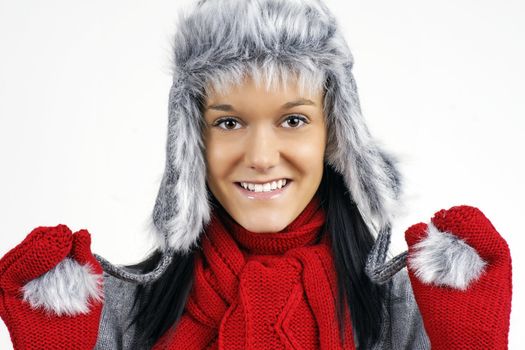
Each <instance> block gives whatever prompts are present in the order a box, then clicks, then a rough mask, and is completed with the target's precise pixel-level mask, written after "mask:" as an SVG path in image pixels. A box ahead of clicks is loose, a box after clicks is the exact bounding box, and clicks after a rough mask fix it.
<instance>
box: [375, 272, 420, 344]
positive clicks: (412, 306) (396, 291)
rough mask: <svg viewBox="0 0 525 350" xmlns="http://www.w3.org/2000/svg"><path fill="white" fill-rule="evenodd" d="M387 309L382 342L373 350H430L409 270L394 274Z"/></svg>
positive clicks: (390, 283) (390, 284)
mask: <svg viewBox="0 0 525 350" xmlns="http://www.w3.org/2000/svg"><path fill="white" fill-rule="evenodd" d="M387 310H388V314H387V315H386V317H385V320H384V323H383V327H382V336H381V340H380V341H379V342H378V343H377V344H376V346H375V347H374V350H379V349H392V350H397V349H399V350H426V349H430V341H429V339H428V336H427V333H426V331H425V327H424V325H423V319H422V318H421V314H420V312H419V308H418V305H417V302H416V300H415V298H414V293H413V291H412V285H411V283H410V279H409V277H408V271H407V270H406V268H404V269H402V270H400V271H399V272H398V273H397V274H395V275H394V276H393V277H392V279H391V281H390V282H389V298H388V300H387Z"/></svg>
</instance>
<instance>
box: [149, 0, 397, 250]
mask: <svg viewBox="0 0 525 350" xmlns="http://www.w3.org/2000/svg"><path fill="white" fill-rule="evenodd" d="M232 14H242V16H237V15H232ZM173 42H174V47H173V51H174V62H173V63H174V71H173V75H174V78H173V85H172V88H171V91H170V99H169V125H168V140H167V149H166V151H167V153H166V154H167V156H166V167H165V173H164V176H163V179H162V182H161V186H160V190H159V193H158V196H157V200H156V203H155V208H154V211H153V215H152V224H153V225H154V227H155V234H156V236H157V245H158V246H159V247H161V248H162V249H163V250H166V249H167V248H171V249H174V250H179V251H184V252H187V251H189V250H191V249H192V247H193V246H194V245H195V244H196V242H197V239H198V237H199V235H200V232H201V230H202V229H203V227H204V226H205V225H206V224H207V223H208V221H209V219H210V205H209V198H208V193H207V187H206V164H205V155H204V151H205V150H204V148H203V140H202V138H201V135H202V128H203V127H204V126H203V118H202V104H203V102H204V101H205V98H206V94H207V92H209V91H211V90H210V89H213V90H216V91H225V90H226V89H228V87H230V86H231V85H232V84H235V83H238V82H241V81H242V79H243V78H244V77H245V76H247V75H248V76H251V77H252V78H254V80H255V81H256V82H260V83H266V88H268V89H271V88H273V87H274V86H275V84H279V83H280V84H284V83H286V82H288V81H290V79H297V82H298V84H299V86H300V88H301V89H302V90H304V91H306V90H308V89H321V88H324V89H325V90H326V94H325V106H324V109H325V114H326V116H327V120H328V128H329V136H328V144H327V149H326V161H327V163H328V164H329V165H331V166H332V167H333V168H334V169H335V170H336V171H337V172H339V173H341V174H342V175H343V176H344V179H345V183H346V185H347V187H348V189H349V190H350V192H351V194H352V198H353V200H354V201H355V202H356V204H357V205H358V208H359V209H360V211H361V213H362V215H363V217H364V218H366V219H367V220H369V222H368V223H369V224H370V225H371V226H373V227H377V225H378V227H379V228H381V227H384V226H386V225H388V223H389V222H390V221H391V220H392V217H393V215H394V214H395V213H396V209H397V204H396V203H397V199H398V195H399V191H400V176H399V172H398V171H397V170H396V167H395V166H394V161H393V159H392V158H391V157H390V156H388V155H387V154H386V153H384V152H383V151H382V150H380V149H379V147H378V145H377V144H376V142H375V141H374V139H373V138H372V137H371V135H370V133H369V131H368V128H367V126H366V124H365V122H364V120H363V118H362V116H361V111H360V106H359V100H358V95H357V88H356V84H355V81H354V78H353V76H352V72H351V69H352V65H353V57H352V55H351V53H350V50H349V48H348V47H347V44H346V42H345V40H344V38H343V35H342V33H341V32H340V29H339V28H338V25H337V23H336V20H335V18H334V17H333V16H332V15H331V13H330V12H329V11H328V9H327V8H326V6H325V5H324V4H323V3H322V2H321V1H317V0H308V1H278V0H246V1H238V0H237V1H235V0H220V1H218V0H208V1H200V2H199V3H198V5H197V6H196V8H194V9H192V11H191V12H190V13H189V14H185V13H184V12H181V16H180V17H179V31H178V32H177V34H176V36H175V38H174V41H173ZM309 91H311V90H309Z"/></svg>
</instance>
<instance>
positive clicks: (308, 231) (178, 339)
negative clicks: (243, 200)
mask: <svg viewBox="0 0 525 350" xmlns="http://www.w3.org/2000/svg"><path fill="white" fill-rule="evenodd" d="M324 222H325V213H324V212H323V209H322V207H321V206H320V202H319V198H318V197H317V196H314V197H313V198H312V200H311V201H310V202H309V203H308V205H307V206H306V207H305V209H304V210H303V211H302V212H301V214H299V216H298V217H297V218H296V219H295V220H294V221H293V222H292V223H290V224H289V225H288V226H287V227H286V228H285V229H284V230H282V231H280V232H267V233H256V232H251V231H248V230H246V229H245V228H243V227H242V226H241V225H239V224H238V223H237V222H235V220H233V218H231V216H229V215H228V213H226V212H225V211H224V208H222V207H219V208H216V209H215V210H214V212H213V213H212V219H211V221H210V224H209V226H208V228H207V230H206V235H205V236H204V237H203V241H202V249H201V250H200V251H199V252H198V253H197V254H196V264H195V280H194V284H193V286H192V290H191V292H190V295H189V298H188V302H187V303H186V307H185V310H184V313H183V315H182V316H181V318H180V319H179V321H178V322H177V323H176V324H175V325H174V326H172V327H171V328H170V329H169V330H168V331H166V332H165V334H164V335H163V336H162V337H161V338H160V339H159V341H157V343H156V344H155V346H154V347H153V349H155V350H160V349H163V350H167V349H186V350H191V349H228V350H235V349H254V350H255V349H261V350H262V349H264V350H268V349H326V350H328V349H330V350H335V349H355V346H354V339H353V331H352V325H351V322H350V315H349V312H348V308H345V327H346V328H345V338H344V339H345V340H344V344H343V343H342V342H341V337H340V334H339V324H338V319H337V316H336V304H335V302H336V295H337V294H336V293H337V290H336V286H337V284H336V272H335V268H334V265H333V260H332V253H331V246H330V238H329V235H328V234H326V233H323V232H322V228H323V226H324V225H323V224H324Z"/></svg>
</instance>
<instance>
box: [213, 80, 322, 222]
mask: <svg viewBox="0 0 525 350" xmlns="http://www.w3.org/2000/svg"><path fill="white" fill-rule="evenodd" d="M204 118H205V120H206V125H207V127H206V130H205V132H204V142H205V148H206V162H207V183H208V187H209V188H210V190H211V192H212V193H213V195H214V196H215V197H216V198H217V200H218V201H219V202H220V203H221V205H222V206H223V207H224V209H225V210H226V211H227V212H228V213H229V214H230V215H231V216H232V217H233V219H234V220H235V221H236V222H237V223H239V224H240V225H241V226H243V227H244V228H245V229H247V230H249V231H253V232H278V231H281V230H283V229H284V228H285V227H286V226H288V224H290V223H291V222H292V221H293V220H294V219H295V218H297V216H298V215H299V214H300V213H301V212H302V211H303V209H304V208H305V207H306V205H307V204H308V203H309V202H310V200H311V199H312V198H313V196H314V194H315V192H316V191H317V189H318V187H319V184H320V183H321V178H322V176H323V163H324V152H325V147H326V138H327V132H326V124H325V118H324V114H323V93H322V91H321V90H320V91H318V92H317V93H316V94H314V95H304V96H300V95H299V88H298V86H297V85H296V84H295V83H290V84H288V85H287V89H286V90H284V89H280V88H277V89H273V90H270V91H266V89H265V87H264V86H263V85H262V84H261V86H256V84H255V83H254V81H253V80H252V79H251V78H247V79H246V80H244V82H243V83H242V84H240V85H236V86H234V87H233V88H232V89H230V90H229V91H228V92H227V93H224V94H218V93H210V94H209V95H208V96H207V100H206V103H205V106H204ZM281 179H286V185H285V186H284V187H283V188H282V189H279V188H276V189H273V188H274V187H275V186H276V185H280V183H279V181H278V180H281ZM273 181H275V182H276V183H275V184H272V182H273ZM241 183H242V184H245V183H247V185H246V184H245V185H246V186H247V187H248V189H244V188H243V187H242V185H241ZM261 190H262V192H259V191H261ZM268 190H270V191H268Z"/></svg>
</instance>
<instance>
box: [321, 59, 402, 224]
mask: <svg viewBox="0 0 525 350" xmlns="http://www.w3.org/2000/svg"><path fill="white" fill-rule="evenodd" d="M335 76H336V77H335ZM328 81H329V88H328V90H327V92H326V96H325V98H326V99H328V101H327V102H326V104H327V105H328V106H331V110H330V111H327V116H328V124H329V127H328V129H329V131H328V132H329V135H328V144H327V147H326V160H327V163H328V164H330V165H331V166H332V167H333V168H334V169H335V170H336V171H337V172H339V173H340V174H341V175H342V176H343V178H344V180H345V184H346V187H347V188H348V189H349V190H350V192H351V196H352V199H353V200H354V202H355V203H356V205H357V207H358V208H359V211H360V212H361V215H362V216H363V218H364V219H365V221H368V222H367V224H369V226H370V227H371V229H373V230H374V231H375V230H381V229H383V228H384V227H386V226H388V225H389V224H390V222H391V221H392V219H393V217H394V216H395V213H396V208H397V206H398V200H399V197H400V191H401V176H400V173H399V171H398V170H397V168H396V164H395V159H394V158H393V157H392V156H391V155H388V154H387V153H386V152H385V151H383V150H381V149H380V147H379V146H378V145H377V144H376V142H375V140H374V139H373V138H372V136H371V135H370V132H369V130H368V127H367V125H366V123H365V121H364V118H363V117H362V115H361V109H360V104H359V99H358V95H357V88H356V85H355V81H354V78H353V74H352V72H351V65H350V64H347V65H344V69H343V74H337V75H336V73H333V72H332V73H329V79H328ZM376 226H377V228H376Z"/></svg>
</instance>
